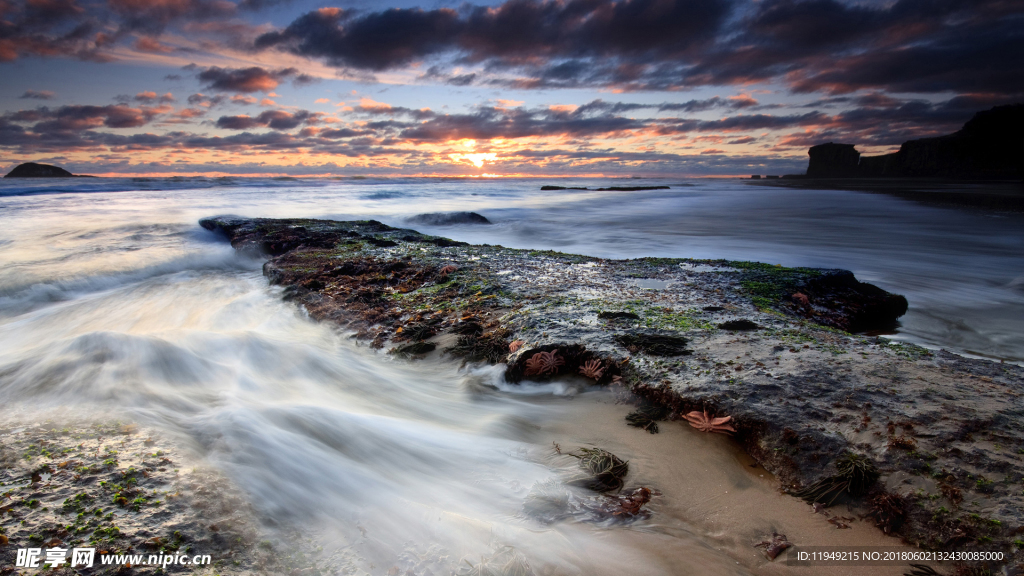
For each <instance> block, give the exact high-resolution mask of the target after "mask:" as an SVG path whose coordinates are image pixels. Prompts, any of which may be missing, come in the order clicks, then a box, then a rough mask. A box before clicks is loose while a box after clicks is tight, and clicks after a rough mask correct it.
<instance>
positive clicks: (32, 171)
mask: <svg viewBox="0 0 1024 576" xmlns="http://www.w3.org/2000/svg"><path fill="white" fill-rule="evenodd" d="M71 176H74V174H72V173H71V172H68V171H67V170H65V169H63V168H60V167H57V166H50V165H49V164H36V163H35V162H26V163H25V164H19V165H18V166H16V167H15V168H14V170H11V171H10V172H9V173H8V174H7V175H6V176H4V178H69V177H71Z"/></svg>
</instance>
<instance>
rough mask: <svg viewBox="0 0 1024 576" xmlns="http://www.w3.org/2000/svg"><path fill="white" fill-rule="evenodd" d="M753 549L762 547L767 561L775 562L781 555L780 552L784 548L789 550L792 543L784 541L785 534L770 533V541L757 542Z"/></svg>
mask: <svg viewBox="0 0 1024 576" xmlns="http://www.w3.org/2000/svg"><path fill="white" fill-rule="evenodd" d="M754 546H755V547H763V548H764V553H765V556H768V559H769V560H775V557H776V556H778V555H779V554H782V551H783V550H785V549H786V548H791V547H792V546H793V543H792V542H790V541H789V540H787V539H786V535H785V534H779V533H778V532H772V536H771V539H770V540H765V541H764V542H758V543H757V544H754Z"/></svg>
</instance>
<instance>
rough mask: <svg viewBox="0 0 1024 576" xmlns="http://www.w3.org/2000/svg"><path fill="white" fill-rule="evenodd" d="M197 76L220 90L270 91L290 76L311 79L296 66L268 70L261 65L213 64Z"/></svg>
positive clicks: (307, 80) (304, 81)
mask: <svg viewBox="0 0 1024 576" xmlns="http://www.w3.org/2000/svg"><path fill="white" fill-rule="evenodd" d="M197 76H198V78H199V82H200V83H202V84H203V85H205V86H206V87H208V88H210V89H211V90H217V91H219V92H245V93H248V92H270V91H272V90H273V89H274V88H277V87H278V86H279V85H280V84H281V83H282V82H284V81H286V80H287V79H289V78H291V79H293V80H295V81H296V82H300V83H308V82H309V81H310V77H309V76H306V75H304V74H300V73H299V71H298V70H296V69H295V68H282V69H279V70H267V69H266V68H261V67H259V66H252V67H249V68H220V67H217V66H211V67H209V68H205V69H202V70H200V72H199V74H198V75H197Z"/></svg>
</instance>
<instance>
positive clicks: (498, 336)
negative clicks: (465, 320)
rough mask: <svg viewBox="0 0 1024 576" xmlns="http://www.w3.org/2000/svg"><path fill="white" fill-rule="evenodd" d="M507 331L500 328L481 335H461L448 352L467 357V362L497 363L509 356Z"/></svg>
mask: <svg viewBox="0 0 1024 576" xmlns="http://www.w3.org/2000/svg"><path fill="white" fill-rule="evenodd" d="M507 333H508V332H507V331H506V330H504V329H499V330H495V331H493V332H486V333H484V334H480V335H477V334H475V333H470V334H467V335H465V336H460V337H459V339H458V340H456V341H455V345H454V346H452V347H451V348H448V349H447V352H448V353H450V354H452V355H453V356H460V357H462V358H465V359H466V361H467V362H480V361H487V362H489V363H491V364H497V363H498V362H502V361H504V360H505V358H507V357H508V339H507V338H506V335H507Z"/></svg>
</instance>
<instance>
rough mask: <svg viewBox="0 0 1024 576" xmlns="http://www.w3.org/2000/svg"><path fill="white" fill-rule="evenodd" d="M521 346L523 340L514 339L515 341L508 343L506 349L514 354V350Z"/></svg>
mask: <svg viewBox="0 0 1024 576" xmlns="http://www.w3.org/2000/svg"><path fill="white" fill-rule="evenodd" d="M522 346H523V341H522V340H516V341H515V342H513V343H511V344H509V345H508V351H509V352H512V353H513V354H514V353H515V352H516V350H519V349H520V348H521V347H522Z"/></svg>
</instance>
